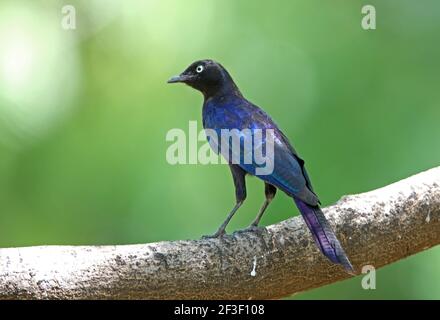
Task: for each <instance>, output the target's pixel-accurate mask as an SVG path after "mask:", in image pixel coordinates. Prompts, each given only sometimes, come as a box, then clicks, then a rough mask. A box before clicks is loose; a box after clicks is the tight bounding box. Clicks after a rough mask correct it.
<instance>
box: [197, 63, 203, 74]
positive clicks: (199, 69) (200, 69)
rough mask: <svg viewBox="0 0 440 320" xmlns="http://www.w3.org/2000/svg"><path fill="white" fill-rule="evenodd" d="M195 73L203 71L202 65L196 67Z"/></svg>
mask: <svg viewBox="0 0 440 320" xmlns="http://www.w3.org/2000/svg"><path fill="white" fill-rule="evenodd" d="M196 71H197V73H200V72H202V71H203V66H202V65H200V66H197V68H196Z"/></svg>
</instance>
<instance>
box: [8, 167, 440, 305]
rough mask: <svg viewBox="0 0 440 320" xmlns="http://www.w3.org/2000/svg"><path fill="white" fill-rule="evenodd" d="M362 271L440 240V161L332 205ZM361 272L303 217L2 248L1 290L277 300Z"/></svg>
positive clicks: (36, 294)
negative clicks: (222, 230) (147, 239)
mask: <svg viewBox="0 0 440 320" xmlns="http://www.w3.org/2000/svg"><path fill="white" fill-rule="evenodd" d="M323 211H324V213H325V215H326V216H327V217H328V219H329V221H330V223H331V225H332V226H333V227H334V230H335V231H336V234H337V235H338V237H339V239H340V241H341V244H342V245H343V247H344V248H345V251H346V253H347V255H348V256H349V257H350V259H351V261H352V263H353V265H354V267H355V269H356V272H357V273H360V272H361V269H362V266H364V265H373V266H374V267H375V268H379V267H382V266H384V265H386V264H389V263H392V262H394V261H397V260H400V259H403V258H405V257H407V256H409V255H412V254H415V253H417V252H420V251H422V250H425V249H428V248H430V247H433V246H435V245H437V244H439V243H440V167H437V168H434V169H431V170H428V171H426V172H423V173H420V174H417V175H415V176H412V177H410V178H408V179H405V180H402V181H399V182H397V183H394V184H391V185H389V186H386V187H384V188H381V189H377V190H374V191H371V192H367V193H363V194H358V195H350V196H345V197H343V198H342V199H341V200H340V201H338V202H337V203H336V204H335V205H333V206H330V207H327V208H325V209H324V210H323ZM348 277H351V275H349V274H347V273H345V272H344V271H343V270H342V269H341V268H340V267H339V266H336V265H332V264H331V263H329V262H328V261H327V260H326V258H325V257H324V256H323V255H322V254H321V253H320V252H319V251H318V249H317V247H316V246H315V244H314V242H313V239H312V237H311V235H310V233H309V231H308V229H307V227H306V225H305V223H304V222H303V220H302V218H301V217H295V218H292V219H288V220H286V221H282V222H280V223H278V224H275V225H271V226H268V227H267V228H266V229H264V230H262V231H261V232H236V233H234V234H232V235H227V236H225V237H224V238H222V239H207V240H204V239H202V240H187V241H172V242H158V243H150V244H140V245H119V246H40V247H27V248H6V249H0V298H2V299H13V298H14V299H16V298H32V299H86V298H88V299H90V298H91V299H107V298H113V299H216V298H219V299H274V298H280V297H284V296H287V295H290V294H294V293H297V292H301V291H304V290H308V289H311V288H316V287H319V286H323V285H325V284H329V283H333V282H336V281H339V280H342V279H346V278H348Z"/></svg>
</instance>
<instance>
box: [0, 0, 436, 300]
mask: <svg viewBox="0 0 440 320" xmlns="http://www.w3.org/2000/svg"><path fill="white" fill-rule="evenodd" d="M67 3H69V4H72V5H74V6H75V8H76V18H77V22H76V24H77V29H76V30H70V31H67V30H63V29H62V28H61V24H60V21H61V19H62V17H63V15H62V13H61V8H62V6H63V5H64V4H67ZM367 3H368V4H373V5H375V7H376V10H377V30H374V31H365V30H363V29H362V28H361V26H360V21H361V18H362V14H361V7H362V5H363V4H367ZM367 3H363V2H362V1H361V2H358V1H352V2H349V1H342V0H337V1H332V2H331V3H330V2H328V3H326V2H323V1H317V0H311V1H310V0H309V1H281V0H275V1H272V2H270V4H269V3H265V4H263V3H259V2H256V1H250V0H248V1H234V0H228V1H224V0H222V1H220V0H218V1H206V0H197V1H195V0H189V1H178V0H161V1H140V0H139V1H135V0H132V1H125V2H124V1H122V0H121V1H103V0H101V1H97V0H93V1H85V0H84V1H68V2H66V1H49V0H47V1H30V0H29V1H5V0H3V1H2V2H1V3H0V68H1V69H0V72H1V74H0V211H1V214H0V246H1V247H9V246H29V245H39V244H126V243H144V242H151V241H160V240H172V239H188V238H198V237H199V236H200V235H202V234H208V233H212V232H214V231H215V230H216V228H217V227H218V225H219V224H220V223H221V222H222V221H223V219H224V217H225V215H226V214H227V212H228V211H229V210H230V209H231V207H232V205H233V202H234V190H233V185H232V180H231V177H230V173H229V170H228V168H227V167H226V166H215V165H210V166H202V165H186V166H183V165H180V166H171V165H169V164H167V162H166V161H165V151H166V149H167V147H168V146H169V143H167V142H166V141H165V134H166V132H167V131H168V130H169V129H171V128H183V129H186V128H187V127H188V121H189V120H199V121H200V118H201V104H202V98H201V96H200V94H198V93H196V92H195V91H194V90H191V89H189V88H185V87H184V86H172V87H171V86H168V85H166V84H165V82H166V80H167V79H168V78H169V77H170V76H171V75H174V74H177V73H179V72H181V71H182V70H183V69H184V68H185V67H186V66H187V65H188V64H189V63H191V62H193V61H194V60H197V59H200V58H212V59H215V60H218V61H220V62H222V64H224V65H225V66H226V67H227V68H228V70H229V71H230V72H231V74H232V75H233V77H234V78H235V80H236V81H237V83H238V84H239V86H240V88H241V89H242V92H243V93H244V94H245V95H246V97H248V98H249V99H250V100H251V101H253V102H255V103H256V104H258V105H260V106H262V107H263V108H264V109H265V110H267V111H268V112H269V113H270V114H271V115H272V116H273V118H274V119H275V120H276V121H277V122H278V123H279V125H280V126H281V127H282V128H283V129H284V131H285V132H286V134H287V135H288V136H289V137H290V139H291V141H292V142H293V143H294V145H295V147H296V148H297V149H298V150H299V152H300V154H301V155H302V156H303V158H305V159H306V162H307V166H308V169H309V172H310V173H311V176H312V180H313V182H314V185H315V189H316V190H317V192H318V194H319V195H320V197H321V201H322V203H323V204H324V205H328V204H331V203H333V202H335V201H336V200H338V199H339V197H341V196H342V195H344V194H353V193H359V192H363V191H367V190H370V189H374V188H378V187H381V186H383V185H386V184H389V183H391V182H393V181H396V180H399V179H402V178H405V177H407V176H409V175H411V174H414V173H417V172H420V171H422V170H425V169H428V168H431V167H434V166H438V165H439V164H440V163H439V160H440V148H439V138H440V128H439V119H440V91H439V90H438V86H439V81H440V73H439V71H440V70H439V67H440V60H439V59H438V57H439V56H440V42H439V41H438V36H439V30H440V19H439V17H440V3H439V2H438V1H434V0H430V1H429V0H427V1H425V2H424V4H423V6H421V5H419V4H418V3H417V2H416V1H409V0H405V1H397V0H388V1H377V0H374V1H368V2H367ZM199 123H200V122H199ZM200 126H201V123H200ZM248 189H249V190H248V195H249V196H248V200H247V202H246V203H245V204H244V206H243V207H242V209H241V210H240V212H239V214H237V216H236V217H234V219H233V221H232V222H231V224H230V226H229V230H234V229H239V228H242V227H245V226H247V224H248V223H249V222H250V221H252V219H253V218H254V216H255V214H256V213H257V210H258V208H259V206H260V205H261V203H262V201H263V184H262V183H261V182H260V181H258V180H257V179H254V178H249V179H248ZM296 214H298V213H297V210H296V209H295V207H294V205H293V204H292V201H291V200H289V198H287V197H286V196H284V195H283V194H279V195H278V196H277V198H276V199H275V200H274V202H273V204H272V205H271V206H270V208H269V209H268V213H267V215H266V216H265V217H264V218H263V223H264V224H271V223H275V222H277V221H280V220H283V219H287V218H289V217H291V216H292V215H296ZM439 263H440V248H438V247H437V248H435V249H432V250H428V251H426V252H424V253H421V254H418V255H416V256H413V257H411V258H408V259H405V260H404V261H400V262H398V263H395V264H393V265H391V266H388V267H386V268H383V269H381V270H379V271H378V274H377V289H376V290H370V291H365V290H362V288H361V280H360V277H357V278H354V279H351V280H348V281H344V282H341V283H337V284H334V285H330V286H327V287H324V288H320V289H316V290H312V291H310V292H307V293H304V294H300V295H298V296H296V297H297V298H302V299H307V298H332V299H339V298H362V299H373V298H374V299H379V298H381V299H382V298H428V299H430V298H436V299H440V275H439V273H438V268H439Z"/></svg>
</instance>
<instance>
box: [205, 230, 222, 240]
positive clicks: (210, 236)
mask: <svg viewBox="0 0 440 320" xmlns="http://www.w3.org/2000/svg"><path fill="white" fill-rule="evenodd" d="M224 235H226V232H224V231H223V232H218V231H217V232H216V233H214V234H211V235H204V236H202V239H203V240H206V239H218V238H221V237H223V236H224Z"/></svg>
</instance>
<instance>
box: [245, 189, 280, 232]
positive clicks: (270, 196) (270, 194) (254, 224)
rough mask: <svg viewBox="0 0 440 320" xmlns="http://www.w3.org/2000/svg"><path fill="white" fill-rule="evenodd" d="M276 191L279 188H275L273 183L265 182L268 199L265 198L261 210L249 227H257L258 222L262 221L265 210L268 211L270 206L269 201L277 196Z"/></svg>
mask: <svg viewBox="0 0 440 320" xmlns="http://www.w3.org/2000/svg"><path fill="white" fill-rule="evenodd" d="M276 192H277V188H275V187H274V186H273V185H271V184H269V183H264V193H265V195H266V200H264V203H263V205H262V206H261V208H260V211H259V212H258V214H257V216H256V218H255V220H254V221H253V222H252V223H251V224H250V226H249V228H248V229H255V228H257V227H258V224H259V223H260V220H261V217H262V216H263V214H264V212H265V211H266V209H267V207H268V206H269V203H270V202H271V201H272V199H273V198H274V197H275V193H276Z"/></svg>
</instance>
